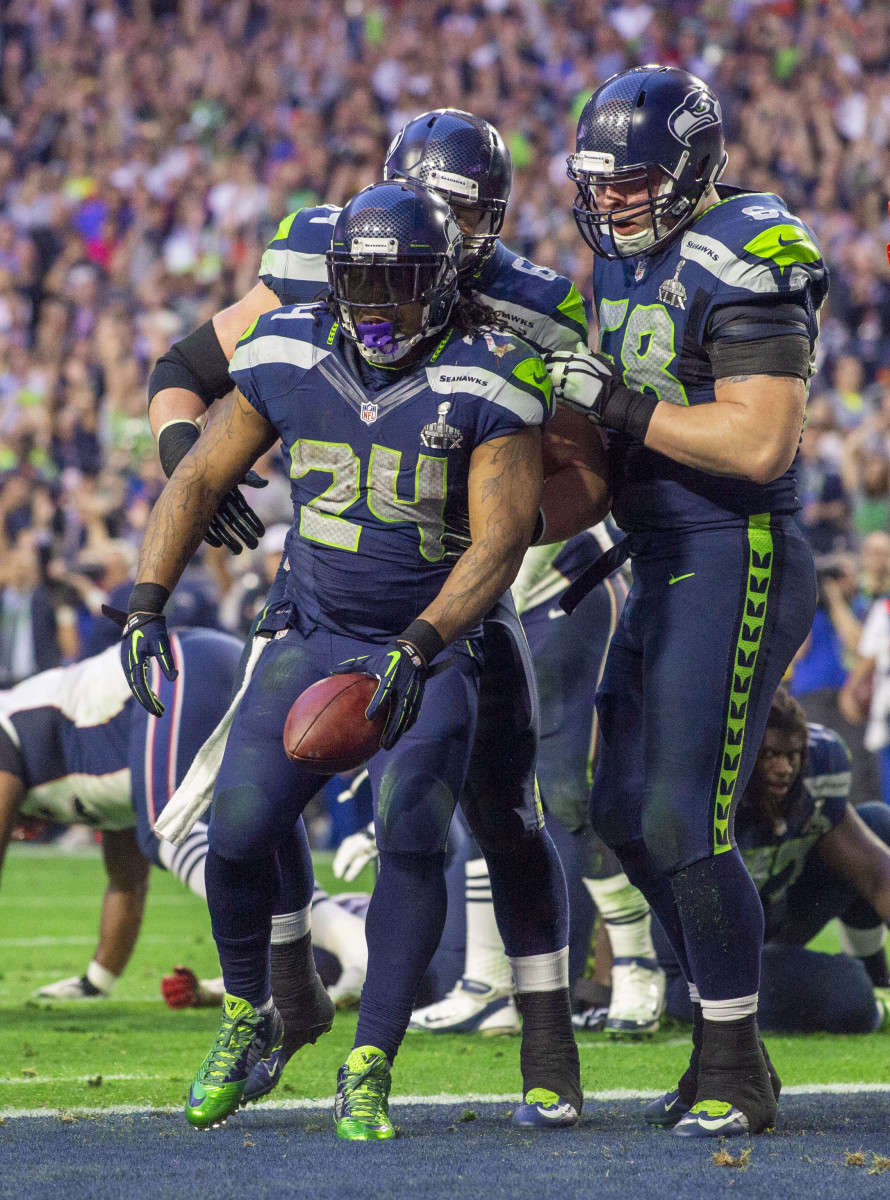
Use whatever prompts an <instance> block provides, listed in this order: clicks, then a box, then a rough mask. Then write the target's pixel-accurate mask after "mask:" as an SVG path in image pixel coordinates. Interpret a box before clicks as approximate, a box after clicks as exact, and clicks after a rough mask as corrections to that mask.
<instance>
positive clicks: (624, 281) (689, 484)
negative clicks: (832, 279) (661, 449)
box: [593, 193, 828, 531]
mask: <svg viewBox="0 0 890 1200" xmlns="http://www.w3.org/2000/svg"><path fill="white" fill-rule="evenodd" d="M593 284H594V297H595V303H596V306H597V315H598V319H599V326H600V344H601V349H602V351H603V352H604V353H605V354H606V355H608V356H609V357H610V358H611V359H612V360H613V361H614V362H615V363H618V364H620V365H621V367H622V368H623V376H624V381H625V383H626V384H627V385H628V386H629V387H631V388H634V389H636V390H638V391H642V392H648V393H650V394H651V393H654V394H655V395H656V396H657V397H658V398H659V399H660V400H665V401H668V402H669V403H671V404H680V405H690V404H708V403H712V402H713V401H714V398H715V397H714V373H713V370H712V367H711V359H710V357H709V354H708V346H709V344H711V343H712V342H716V341H719V340H721V339H722V337H723V335H724V332H725V331H723V321H722V318H721V312H722V313H723V314H724V316H725V314H727V313H729V312H732V313H733V314H734V315H735V316H738V312H739V310H740V309H741V311H744V306H745V305H748V306H751V305H758V306H760V307H761V308H762V307H763V306H765V305H767V306H773V305H780V304H793V305H794V311H795V313H800V314H801V320H800V332H801V333H804V332H805V333H806V334H807V336H808V337H809V341H810V346H811V349H812V348H814V347H815V343H816V337H817V333H818V326H817V312H818V309H819V306H820V305H821V303H822V301H823V299H824V297H825V293H826V291H827V286H828V277H827V271H826V268H825V264H824V263H823V261H822V255H821V251H820V250H819V247H818V245H817V243H816V239H815V236H814V234H813V233H812V231H811V230H810V229H809V228H808V227H807V226H806V225H805V224H804V223H803V222H802V221H801V220H800V219H799V218H798V217H795V216H792V215H791V214H790V213H789V212H787V211H786V210H785V206H784V203H783V202H782V201H781V200H780V199H779V198H778V197H777V196H774V195H771V194H769V193H745V194H741V195H732V196H729V197H727V198H725V199H722V200H721V201H720V203H719V204H715V205H714V206H713V207H712V208H709V209H708V210H707V211H706V212H704V213H703V214H702V215H701V216H700V217H699V218H698V219H697V220H696V221H695V222H694V223H693V224H692V226H691V227H690V228H689V229H687V230H686V231H685V232H684V233H683V234H682V235H681V236H678V237H677V238H676V239H674V240H673V241H672V242H670V243H669V245H668V247H667V248H666V249H665V250H664V251H662V253H661V254H658V255H654V256H652V257H651V258H650V257H641V258H636V259H631V260H627V259H625V260H618V261H615V262H612V261H608V260H606V259H602V258H597V259H596V260H595V264H594V275H593ZM737 328H738V326H737ZM771 332H772V333H788V332H789V328H788V327H787V326H782V325H781V324H778V325H777V328H776V329H775V330H771V329H770V328H769V327H768V326H767V327H764V326H763V325H762V324H761V325H752V329H751V332H750V333H749V334H748V335H747V338H746V337H745V336H744V335H742V336H741V337H740V338H738V339H737V338H735V337H734V338H733V339H732V340H741V341H745V340H748V338H750V340H757V339H761V338H763V337H765V336H769V334H770V333H771ZM610 449H611V450H612V458H613V490H614V495H615V500H614V505H613V513H614V516H615V519H616V520H617V522H618V524H619V525H620V526H621V527H622V528H624V529H627V530H630V531H646V530H656V529H678V528H696V527H699V528H700V527H702V526H708V525H726V524H732V525H745V524H747V521H748V517H750V516H753V515H755V514H758V513H770V514H780V513H791V512H794V511H796V509H797V508H798V507H799V506H798V501H797V497H796V494H795V482H794V467H793V466H792V467H791V468H790V469H789V470H788V471H786V472H785V474H784V475H782V476H781V477H780V478H779V479H776V480H774V481H773V482H772V483H768V484H763V485H761V484H757V483H752V482H750V481H748V480H744V479H735V478H728V477H718V476H715V475H709V474H706V473H705V472H703V471H697V470H695V469H693V468H692V467H687V466H684V465H682V464H681V463H678V462H675V461H674V460H673V459H670V458H667V457H666V456H664V455H662V454H658V453H657V452H656V451H654V450H648V449H646V448H645V447H644V446H643V444H642V443H641V442H638V441H635V440H634V439H632V438H629V437H626V436H616V435H612V437H611V445H610Z"/></svg>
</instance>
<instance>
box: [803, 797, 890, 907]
mask: <svg viewBox="0 0 890 1200" xmlns="http://www.w3.org/2000/svg"><path fill="white" fill-rule="evenodd" d="M816 850H817V851H818V852H819V855H820V857H821V858H822V859H823V861H824V862H825V863H826V865H827V866H829V867H830V868H831V870H832V871H835V872H836V873H837V874H838V875H840V876H841V878H842V879H846V880H847V882H848V883H850V884H852V885H853V887H854V888H855V889H856V891H857V892H858V893H859V895H860V896H862V898H863V899H864V900H866V901H868V903H869V904H870V905H871V906H872V908H873V909H874V910H875V912H876V913H877V914H878V916H879V917H880V918H881V920H882V921H890V847H887V846H886V845H885V844H884V843H883V842H882V841H881V839H880V838H879V837H878V836H877V834H875V833H873V832H872V831H871V830H870V829H869V827H868V826H867V825H866V823H865V822H864V821H863V819H862V818H861V817H860V816H859V814H858V813H857V812H856V809H855V808H854V807H853V806H852V804H848V805H847V807H846V810H845V811H844V815H843V817H842V818H841V819H840V821H839V822H838V823H837V825H835V827H834V828H833V829H830V830H829V831H828V833H826V834H825V836H824V837H822V838H820V839H819V841H818V842H817V843H816Z"/></svg>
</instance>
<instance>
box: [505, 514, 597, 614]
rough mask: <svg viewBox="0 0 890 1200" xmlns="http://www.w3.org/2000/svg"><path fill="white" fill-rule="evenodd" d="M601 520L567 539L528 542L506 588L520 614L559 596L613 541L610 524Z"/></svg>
mask: <svg viewBox="0 0 890 1200" xmlns="http://www.w3.org/2000/svg"><path fill="white" fill-rule="evenodd" d="M610 525H611V523H610V522H606V521H601V522H600V524H599V525H594V526H592V527H591V528H590V529H585V530H584V532H583V533H579V534H577V535H576V536H575V537H573V538H571V539H570V540H569V541H567V542H553V543H552V544H551V545H549V546H532V547H530V549H528V550H527V551H526V553H525V557H524V558H523V560H522V566H521V567H520V568H519V573H518V574H517V576H516V579H515V580H514V582H513V586H512V588H511V589H510V590H511V591H512V593H513V601H514V603H515V605H516V611H517V612H518V613H519V615H520V616H522V614H523V613H524V612H527V611H528V609H530V608H536V607H537V606H538V605H539V604H544V603H549V602H550V601H552V600H555V599H556V597H557V596H561V595H562V593H563V592H564V591H565V590H566V588H567V587H568V586H569V584H570V583H574V581H575V580H576V579H577V578H578V576H579V575H580V574H581V573H582V572H583V571H585V570H586V569H587V567H589V566H590V565H591V564H592V563H595V562H596V560H597V559H598V558H599V557H600V555H602V554H605V552H606V551H607V550H610V549H611V548H612V546H614V544H615V539H614V537H613V533H612V531H613V529H614V526H611V528H610Z"/></svg>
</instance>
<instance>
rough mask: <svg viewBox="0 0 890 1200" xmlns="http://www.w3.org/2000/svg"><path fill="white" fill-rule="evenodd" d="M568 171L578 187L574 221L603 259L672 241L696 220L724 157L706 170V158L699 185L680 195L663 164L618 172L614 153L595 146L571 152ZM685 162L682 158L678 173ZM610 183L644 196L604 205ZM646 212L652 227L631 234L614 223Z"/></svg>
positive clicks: (649, 249)
mask: <svg viewBox="0 0 890 1200" xmlns="http://www.w3.org/2000/svg"><path fill="white" fill-rule="evenodd" d="M567 162H568V172H567V174H568V176H569V178H570V179H571V180H572V181H573V182H574V183H575V185H576V187H577V188H578V194H577V196H576V198H575V203H574V205H573V208H572V213H573V215H574V218H575V223H576V225H577V226H578V229H579V231H580V233H581V236H582V237H583V238H584V240H585V242H587V244H588V246H590V248H591V250H593V252H594V254H598V255H600V257H602V258H609V259H618V258H635V257H637V255H640V254H652V253H654V252H655V251H656V250H658V249H660V248H661V247H662V246H663V245H664V244H665V243H666V242H667V241H669V240H670V239H671V238H672V237H673V236H674V235H675V234H676V233H677V232H678V231H679V230H680V229H682V228H684V227H685V226H686V225H688V224H689V222H690V221H691V220H692V217H693V215H694V213H695V211H696V208H697V206H698V202H699V200H701V198H702V196H703V195H704V194H705V192H706V191H707V190H708V188H709V187H710V186H711V184H712V183H714V182H716V179H718V178H719V176H720V174H721V172H722V169H723V166H724V165H725V158H724V161H723V162H721V163H720V164H719V166H718V169H717V170H715V171H711V172H710V173H709V172H708V170H707V167H708V165H709V164H708V163H707V162H705V163H703V164H702V165H701V176H700V181H699V183H698V185H697V187H696V190H695V191H694V192H693V193H692V194H690V193H688V192H687V193H686V194H685V195H684V194H681V193H680V192H679V189H678V184H677V180H676V179H675V178H674V176H673V175H672V174H671V172H670V171H668V170H667V169H666V168H665V167H661V166H653V165H651V164H646V163H643V164H640V165H637V166H632V167H624V168H622V169H621V170H618V171H616V170H615V166H614V157H613V155H611V154H600V153H597V152H595V151H591V150H580V151H578V153H576V154H571V155H569V157H568V159H567ZM685 166H686V162H685V160H681V162H680V165H679V167H678V170H677V175H679V174H680V173H681V172H682V170H683V169H684V167H685ZM610 184H613V185H620V186H622V187H627V186H628V185H638V188H637V189H635V190H639V191H640V192H641V193H643V192H645V194H644V195H643V196H642V198H641V199H640V200H638V201H635V202H634V203H633V204H629V205H624V206H622V207H618V208H606V207H600V199H601V198H602V197H603V196H604V193H605V191H606V189H607V188H608V187H609V185H610ZM644 216H647V217H648V219H649V220H648V227H647V228H644V229H641V230H638V231H637V232H635V233H631V234H622V233H620V232H619V231H618V230H617V229H616V228H615V226H616V225H620V224H623V223H624V222H626V221H630V220H637V221H638V220H639V219H640V218H641V217H644ZM604 237H608V238H609V240H610V242H611V245H612V249H611V250H608V249H606V245H605V243H604V241H603V239H604Z"/></svg>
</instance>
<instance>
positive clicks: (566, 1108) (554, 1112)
mask: <svg viewBox="0 0 890 1200" xmlns="http://www.w3.org/2000/svg"><path fill="white" fill-rule="evenodd" d="M574 1111H575V1110H574V1109H573V1108H572V1106H571V1104H558V1105H557V1106H556V1108H540V1107H539V1108H538V1112H539V1113H540V1114H541V1116H542V1117H546V1118H547V1120H548V1121H559V1120H560V1119H561V1118H562V1117H570V1116H571V1115H572V1114H573V1113H574Z"/></svg>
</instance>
